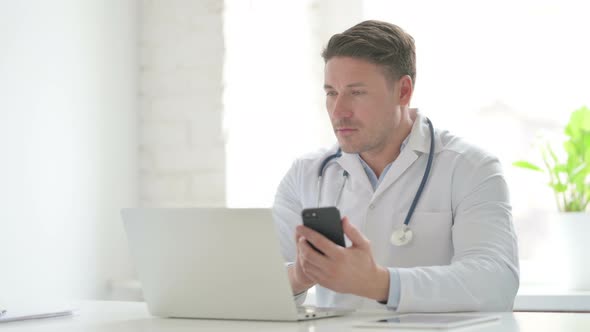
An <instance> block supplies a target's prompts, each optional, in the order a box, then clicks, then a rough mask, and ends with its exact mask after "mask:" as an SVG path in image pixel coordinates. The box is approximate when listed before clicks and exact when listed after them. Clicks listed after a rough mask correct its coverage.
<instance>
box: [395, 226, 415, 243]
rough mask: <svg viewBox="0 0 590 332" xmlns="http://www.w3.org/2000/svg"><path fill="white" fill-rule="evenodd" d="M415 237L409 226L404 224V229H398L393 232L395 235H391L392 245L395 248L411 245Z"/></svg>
mask: <svg viewBox="0 0 590 332" xmlns="http://www.w3.org/2000/svg"><path fill="white" fill-rule="evenodd" d="M413 236H414V233H413V232H412V230H411V229H410V227H408V225H406V224H404V225H402V227H400V228H398V229H396V230H395V231H393V233H392V234H391V239H390V241H391V244H393V245H394V246H398V247H401V246H405V245H406V244H408V243H410V241H412V237H413Z"/></svg>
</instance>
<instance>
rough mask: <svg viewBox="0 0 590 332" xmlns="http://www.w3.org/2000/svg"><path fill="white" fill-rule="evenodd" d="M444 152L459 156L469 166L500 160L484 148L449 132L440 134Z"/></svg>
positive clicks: (445, 131)
mask: <svg viewBox="0 0 590 332" xmlns="http://www.w3.org/2000/svg"><path fill="white" fill-rule="evenodd" d="M439 137H440V140H441V145H442V152H447V153H452V154H455V155H457V157H459V158H460V160H462V161H464V162H467V163H469V164H479V163H481V162H482V161H489V160H498V158H497V157H496V156H495V155H494V154H493V153H492V152H490V151H488V150H486V149H485V148H484V147H482V146H480V145H477V144H475V143H472V142H470V141H469V140H468V139H466V138H464V137H461V136H458V135H455V134H453V133H451V132H449V131H448V130H442V131H441V132H440V133H439Z"/></svg>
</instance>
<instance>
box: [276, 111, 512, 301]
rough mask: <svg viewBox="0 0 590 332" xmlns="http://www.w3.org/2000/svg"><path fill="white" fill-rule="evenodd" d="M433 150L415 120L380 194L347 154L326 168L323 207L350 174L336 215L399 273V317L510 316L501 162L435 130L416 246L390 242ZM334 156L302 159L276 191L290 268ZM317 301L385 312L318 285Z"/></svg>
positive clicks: (508, 223) (421, 122)
mask: <svg viewBox="0 0 590 332" xmlns="http://www.w3.org/2000/svg"><path fill="white" fill-rule="evenodd" d="M434 125H435V128H436V124H434ZM429 148H430V132H429V128H428V125H427V123H426V120H425V117H424V116H423V115H421V113H419V112H418V115H417V117H416V121H415V122H414V125H413V128H412V131H411V133H410V135H409V139H408V142H407V145H406V147H405V148H404V149H403V150H402V151H401V153H400V155H399V156H398V158H397V159H396V160H395V162H394V163H393V165H392V167H391V169H390V170H389V172H388V173H387V174H386V176H385V178H384V179H383V181H382V182H381V183H380V184H379V186H378V187H377V189H376V191H373V189H372V187H371V184H370V182H369V179H368V177H367V175H366V173H365V171H364V170H363V167H362V165H361V163H360V161H359V159H358V156H357V155H355V154H347V153H343V154H342V157H340V158H338V159H336V160H335V161H334V162H332V164H331V165H330V166H329V167H328V168H326V170H325V175H324V187H323V189H322V198H321V203H320V205H321V206H332V205H334V203H335V201H336V196H337V194H338V191H339V189H340V187H341V185H342V181H343V175H342V173H343V170H346V171H348V173H349V174H350V176H349V179H348V181H347V183H346V186H345V188H344V191H343V194H342V198H341V202H340V204H339V205H338V208H339V209H340V212H341V214H342V216H348V217H349V220H350V221H351V222H352V224H354V225H355V226H356V227H357V228H358V229H360V230H361V232H362V233H363V234H364V235H365V236H366V237H367V238H368V239H369V240H370V241H371V245H372V249H373V255H374V258H375V261H376V263H377V264H379V265H382V266H385V267H396V268H398V272H399V276H400V281H401V283H400V287H401V289H400V300H399V305H398V307H397V311H398V312H449V311H511V310H512V306H513V302H514V297H515V295H516V292H517V290H518V286H519V267H518V250H517V243H516V235H515V232H514V227H513V225H512V215H511V205H510V203H509V197H508V189H507V185H506V182H505V180H504V177H503V175H502V170H501V167H500V163H499V161H498V159H497V158H495V157H493V156H491V155H490V154H488V153H486V152H484V151H483V150H481V149H479V148H477V147H474V146H473V145H470V144H468V143H467V142H465V141H464V140H463V139H461V138H458V137H456V136H453V135H451V134H450V133H449V132H447V131H439V130H436V129H435V156H434V159H433V164H432V170H431V174H430V177H429V178H428V182H427V183H426V186H425V188H424V192H423V194H422V197H421V199H420V201H419V203H418V205H417V207H416V211H415V212H414V215H413V217H412V219H411V221H410V228H411V229H412V230H413V232H414V238H413V240H412V241H411V242H410V243H409V244H408V245H406V246H403V247H396V246H393V245H392V244H391V243H390V240H389V239H390V236H391V233H392V232H393V230H394V229H397V228H398V227H400V225H402V224H403V221H404V218H405V216H406V214H407V211H408V209H409V207H410V204H411V202H412V200H413V198H414V195H415V194H416V191H417V189H418V185H419V183H420V180H421V179H422V176H423V174H424V170H425V167H426V163H427V159H428V152H429ZM335 150H336V147H334V148H333V149H329V150H323V151H321V152H318V153H315V154H312V155H309V156H306V157H303V158H301V159H298V160H296V161H295V162H294V163H293V165H292V167H291V169H290V170H289V171H288V173H287V174H286V175H285V177H284V179H283V180H282V182H281V184H280V185H279V188H278V190H277V194H276V197H275V202H274V206H273V218H274V221H275V224H276V225H277V229H278V232H279V238H280V243H281V251H282V254H283V256H284V258H285V260H286V261H287V262H293V261H294V260H295V257H296V247H295V241H294V232H295V226H296V225H298V224H301V210H302V209H304V208H309V207H316V206H317V194H318V184H317V179H318V170H319V167H320V164H321V162H322V161H323V160H324V158H326V157H327V156H329V155H330V154H333V153H334V152H335ZM346 241H347V245H350V241H349V240H348V239H346ZM316 301H317V304H318V305H319V306H327V307H331V306H335V307H348V308H371V307H380V306H381V307H382V306H383V305H381V304H379V303H378V302H376V301H373V300H370V299H364V298H361V297H357V296H354V295H351V294H341V293H336V292H333V291H331V290H329V289H326V288H323V287H320V286H318V287H317V289H316Z"/></svg>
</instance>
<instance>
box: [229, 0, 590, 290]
mask: <svg viewBox="0 0 590 332" xmlns="http://www.w3.org/2000/svg"><path fill="white" fill-rule="evenodd" d="M353 2H354V1H347V2H346V3H345V4H349V3H353ZM360 3H361V4H362V6H363V8H362V17H359V18H358V19H357V20H352V19H351V18H350V17H348V16H343V17H344V18H343V19H342V20H343V22H342V23H344V21H345V20H348V21H347V22H346V24H343V26H342V29H344V28H347V27H349V26H351V25H352V24H354V23H357V22H358V21H360V20H362V19H379V20H385V21H389V22H392V23H395V24H398V25H399V26H401V27H402V28H404V29H405V30H406V31H407V32H409V33H410V34H411V35H412V36H413V37H414V39H415V40H416V47H417V62H418V68H417V81H416V83H417V85H416V90H415V95H414V98H413V101H412V106H414V107H418V108H420V109H421V110H422V111H423V112H424V113H425V114H427V115H428V116H429V117H430V118H431V119H432V121H433V123H434V125H435V126H436V127H438V128H444V129H448V130H450V131H452V132H453V133H455V134H458V135H461V136H464V137H466V138H467V139H468V140H470V141H471V142H473V143H475V144H478V145H480V146H482V147H483V148H485V149H487V150H488V151H490V152H492V153H493V154H495V155H496V156H498V157H499V158H500V160H501V161H502V163H503V165H504V171H505V175H506V179H507V181H508V184H509V187H510V191H511V199H512V204H513V208H514V210H513V212H514V220H515V227H516V228H517V232H518V234H519V238H520V246H521V248H520V250H521V263H522V265H523V266H522V267H523V277H524V279H525V280H528V281H530V282H546V281H548V280H550V279H552V278H554V277H555V276H551V275H550V274H548V273H547V272H548V271H546V269H545V270H541V271H543V273H541V274H537V273H535V271H536V270H537V269H542V268H543V267H541V266H540V265H539V264H537V265H535V264H533V263H530V264H529V262H533V261H535V258H536V257H542V255H544V254H546V253H550V250H548V246H546V245H545V243H546V242H545V239H546V237H547V234H548V230H549V228H548V227H549V225H548V224H547V223H543V222H541V221H540V218H539V216H540V215H542V213H540V212H539V211H555V209H556V208H555V207H554V206H555V202H554V199H553V193H552V192H551V190H550V189H549V187H547V186H546V185H545V184H544V183H545V182H546V181H545V179H543V178H542V177H543V175H542V174H540V173H539V174H534V173H532V172H526V171H524V170H521V169H517V168H515V167H513V166H512V165H511V164H512V162H513V161H515V160H518V159H529V160H538V151H537V150H536V148H535V147H534V144H535V143H536V142H537V141H538V140H537V138H538V137H539V136H546V135H549V136H551V137H560V133H561V131H562V128H563V126H564V124H565V123H566V122H567V121H568V119H569V113H570V112H571V111H573V110H575V109H577V108H579V107H580V106H583V105H590V94H589V91H590V63H589V62H588V60H587V59H588V57H589V55H590V43H588V36H589V35H590V26H588V24H587V17H586V13H587V10H585V8H584V4H581V3H578V2H574V1H556V0H554V1H518V2H514V1H507V0H502V1H494V2H486V3H482V2H473V1H467V0H462V1H458V0H452V1H443V2H438V1H414V2H412V1H387V0H366V1H360ZM313 4H314V2H301V3H295V2H292V3H291V2H289V3H288V4H286V3H280V4H279V3H276V2H272V1H250V2H249V3H248V2H243V3H240V4H238V2H237V1H235V2H233V1H230V2H229V3H228V8H227V9H228V16H227V22H226V24H227V29H226V35H227V36H226V37H227V39H226V41H227V67H226V69H227V71H226V80H227V83H228V84H227V91H226V97H225V103H226V104H225V106H226V112H227V114H226V130H227V133H228V145H227V163H228V164H227V170H228V179H227V197H228V205H229V206H270V205H271V204H272V200H273V195H274V192H275V190H276V186H277V185H278V183H279V181H280V180H281V178H282V176H283V175H284V173H285V172H286V171H287V169H288V168H289V166H290V164H291V162H292V161H293V160H294V158H295V157H296V156H299V155H301V154H303V153H305V152H309V151H314V150H316V149H317V148H318V147H320V146H326V145H329V144H331V143H332V142H334V138H333V135H332V133H331V128H330V124H329V121H328V119H327V115H326V114H325V111H324V104H323V103H324V100H323V95H322V91H321V89H322V82H323V81H322V80H323V77H322V75H323V73H322V69H323V63H322V60H321V58H320V56H319V54H320V52H321V48H322V47H323V45H324V44H325V43H326V42H327V38H328V37H329V36H330V35H331V34H332V33H336V32H339V31H342V29H339V30H335V31H330V34H328V35H327V36H322V37H321V38H320V37H318V36H319V35H321V34H322V33H325V32H327V31H329V30H330V28H326V27H324V28H322V24H323V23H324V21H322V20H321V19H318V18H317V16H314V15H317V13H314V10H315V8H314V6H313ZM345 4H343V5H345ZM239 6H241V8H237V7H239ZM287 13H289V15H287ZM334 17H339V16H338V15H333V16H330V18H329V19H328V18H326V20H325V21H326V22H328V21H330V20H332V21H333V20H335V19H336V18H334ZM332 21H330V22H328V23H329V24H334V22H332ZM328 23H326V24H328ZM349 23H350V24H349ZM549 272H550V271H549ZM525 274H526V277H525ZM537 276H539V277H537ZM542 278H545V279H542Z"/></svg>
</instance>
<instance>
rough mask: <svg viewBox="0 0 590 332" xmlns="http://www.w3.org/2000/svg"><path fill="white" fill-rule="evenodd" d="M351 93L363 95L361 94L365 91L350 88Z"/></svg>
mask: <svg viewBox="0 0 590 332" xmlns="http://www.w3.org/2000/svg"><path fill="white" fill-rule="evenodd" d="M351 94H352V95H353V96H360V95H363V94H365V91H361V90H352V92H351Z"/></svg>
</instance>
